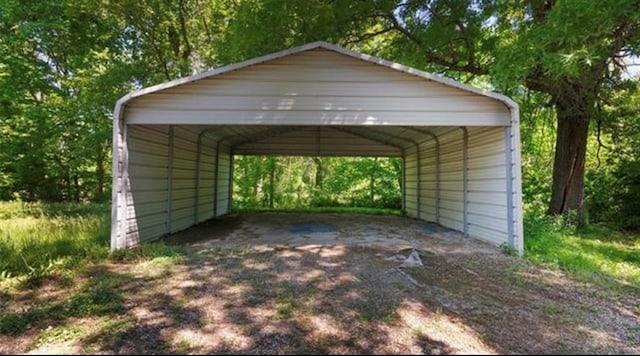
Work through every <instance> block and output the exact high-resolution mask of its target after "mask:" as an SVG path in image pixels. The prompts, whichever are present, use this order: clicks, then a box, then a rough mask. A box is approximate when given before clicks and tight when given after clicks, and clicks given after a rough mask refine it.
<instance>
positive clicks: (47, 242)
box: [0, 202, 110, 278]
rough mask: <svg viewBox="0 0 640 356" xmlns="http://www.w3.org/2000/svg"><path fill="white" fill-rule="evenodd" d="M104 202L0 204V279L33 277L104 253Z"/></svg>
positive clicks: (106, 207) (106, 209)
mask: <svg viewBox="0 0 640 356" xmlns="http://www.w3.org/2000/svg"><path fill="white" fill-rule="evenodd" d="M109 209H110V207H109V205H107V204H70V203H54V204H44V203H22V202H2V203H0V278H2V277H12V276H21V275H29V276H32V277H38V276H42V275H45V274H47V273H48V272H50V271H52V270H68V269H70V268H72V267H73V266H74V265H76V264H77V263H79V262H81V261H84V260H87V259H91V258H105V257H106V256H108V254H109V250H108V246H109V229H110V224H109Z"/></svg>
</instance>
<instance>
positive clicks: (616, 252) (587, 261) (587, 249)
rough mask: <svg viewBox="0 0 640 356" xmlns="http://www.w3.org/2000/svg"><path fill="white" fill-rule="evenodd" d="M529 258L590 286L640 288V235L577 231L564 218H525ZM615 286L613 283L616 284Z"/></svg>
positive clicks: (533, 215) (537, 215) (592, 229)
mask: <svg viewBox="0 0 640 356" xmlns="http://www.w3.org/2000/svg"><path fill="white" fill-rule="evenodd" d="M524 228H525V256H526V257H527V258H528V259H529V260H531V261H533V262H536V263H539V264H546V265H551V266H555V267H558V268H562V269H564V270H568V271H570V272H572V273H573V274H574V275H576V276H578V277H580V278H582V279H583V280H587V281H589V282H595V283H599V284H602V285H605V286H612V285H613V284H623V285H630V286H632V287H635V288H640V235H639V234H638V233H635V234H633V233H621V232H618V231H614V230H612V229H609V228H607V227H603V226H597V225H591V226H588V227H585V228H581V229H576V228H574V227H572V226H570V225H567V224H564V223H563V220H562V219H561V218H556V219H554V218H550V217H546V216H544V215H543V214H541V213H540V212H531V211H530V212H528V213H526V214H525V221H524ZM612 282H613V283H612Z"/></svg>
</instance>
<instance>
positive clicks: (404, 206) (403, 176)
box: [400, 150, 407, 214]
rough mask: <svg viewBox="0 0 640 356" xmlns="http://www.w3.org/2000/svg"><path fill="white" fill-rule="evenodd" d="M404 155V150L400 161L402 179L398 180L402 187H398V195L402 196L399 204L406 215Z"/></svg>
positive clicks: (405, 168) (405, 166) (405, 167)
mask: <svg viewBox="0 0 640 356" xmlns="http://www.w3.org/2000/svg"><path fill="white" fill-rule="evenodd" d="M405 159H406V157H405V154H404V150H403V151H402V157H401V160H400V164H401V165H402V170H401V172H402V177H401V178H400V180H401V182H402V186H401V187H400V194H402V196H401V198H402V200H401V204H402V211H403V212H404V214H406V213H407V194H406V193H407V188H406V187H407V165H406V162H405Z"/></svg>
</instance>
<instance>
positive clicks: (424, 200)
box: [419, 137, 438, 222]
mask: <svg viewBox="0 0 640 356" xmlns="http://www.w3.org/2000/svg"><path fill="white" fill-rule="evenodd" d="M419 148H420V219H423V220H427V221H433V222H435V221H436V220H437V217H436V197H437V187H438V177H437V175H436V171H437V167H436V141H435V140H434V139H433V138H431V137H429V138H427V139H426V140H423V141H422V142H421V143H420V144H419Z"/></svg>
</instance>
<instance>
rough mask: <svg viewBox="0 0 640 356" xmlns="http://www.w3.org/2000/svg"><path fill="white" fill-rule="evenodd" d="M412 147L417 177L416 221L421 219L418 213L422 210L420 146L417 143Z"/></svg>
mask: <svg viewBox="0 0 640 356" xmlns="http://www.w3.org/2000/svg"><path fill="white" fill-rule="evenodd" d="M414 145H416V159H417V162H416V165H417V177H416V200H417V201H416V203H417V207H416V210H417V211H416V213H417V214H416V215H417V216H418V219H422V217H421V216H420V211H421V210H422V209H421V208H422V207H421V205H422V187H421V185H422V179H420V178H422V167H421V162H420V160H421V159H422V155H420V144H419V143H417V142H414Z"/></svg>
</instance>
